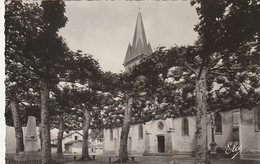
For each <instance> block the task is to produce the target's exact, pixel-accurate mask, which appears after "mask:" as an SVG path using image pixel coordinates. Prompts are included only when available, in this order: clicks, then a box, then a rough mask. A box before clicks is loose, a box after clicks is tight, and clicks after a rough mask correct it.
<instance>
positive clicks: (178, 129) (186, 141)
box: [103, 12, 260, 155]
mask: <svg viewBox="0 0 260 164" xmlns="http://www.w3.org/2000/svg"><path fill="white" fill-rule="evenodd" d="M151 53H152V48H151V45H150V43H147V40H146V35H145V30H144V25H143V21H142V16H141V13H140V12H139V13H138V16H137V22H136V27H135V32H134V39H133V42H132V45H130V44H129V46H128V49H127V53H126V57H125V60H124V64H123V65H124V66H125V68H126V71H128V70H129V68H131V67H132V66H133V65H134V64H136V63H138V62H139V61H140V59H141V58H142V56H143V55H149V54H151ZM121 130H122V128H121V127H118V128H114V129H104V141H103V152H104V154H118V150H119V144H120V134H121ZM195 130H196V118H195V116H188V117H179V118H168V119H166V120H152V121H149V122H146V123H145V124H139V125H131V127H130V132H129V135H128V146H127V148H128V154H130V155H155V154H157V155H158V154H160V155H173V154H177V153H188V154H190V153H193V152H194V149H195V141H196V140H195ZM207 133H208V148H209V149H210V148H211V147H210V144H211V143H213V142H214V143H216V147H217V148H218V147H219V148H222V149H225V148H226V147H227V145H228V143H230V142H233V143H234V142H238V143H239V145H241V147H242V153H248V152H251V153H255V152H256V153H260V106H258V107H256V108H254V109H251V110H248V109H234V110H230V111H225V112H219V111H215V112H212V114H209V115H208V128H207Z"/></svg>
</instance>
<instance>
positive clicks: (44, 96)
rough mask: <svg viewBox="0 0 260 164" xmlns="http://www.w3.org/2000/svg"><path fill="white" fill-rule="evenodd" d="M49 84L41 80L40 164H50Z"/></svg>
mask: <svg viewBox="0 0 260 164" xmlns="http://www.w3.org/2000/svg"><path fill="white" fill-rule="evenodd" d="M49 93H50V89H49V84H48V82H47V81H46V80H44V79H41V129H42V164H50V163H51V142H50V141H51V140H50V111H49Z"/></svg>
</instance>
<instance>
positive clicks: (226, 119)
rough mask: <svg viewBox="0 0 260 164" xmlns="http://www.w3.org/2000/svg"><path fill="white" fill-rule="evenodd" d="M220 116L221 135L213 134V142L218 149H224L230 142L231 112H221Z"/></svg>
mask: <svg viewBox="0 0 260 164" xmlns="http://www.w3.org/2000/svg"><path fill="white" fill-rule="evenodd" d="M220 114H221V116H222V133H221V134H216V133H215V142H216V144H217V146H218V147H226V146H227V144H228V143H229V142H231V141H232V125H233V124H232V111H227V112H221V113H220ZM210 131H211V130H210ZM210 136H211V135H210ZM209 141H211V138H209ZM209 143H210V142H209Z"/></svg>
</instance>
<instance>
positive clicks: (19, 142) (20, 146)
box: [10, 95, 24, 154]
mask: <svg viewBox="0 0 260 164" xmlns="http://www.w3.org/2000/svg"><path fill="white" fill-rule="evenodd" d="M10 105H11V111H12V115H13V121H14V130H15V139H16V153H17V154H19V152H23V151H24V143H23V128H22V122H21V115H20V112H19V110H18V102H17V98H16V96H14V95H13V96H12V97H11V103H10Z"/></svg>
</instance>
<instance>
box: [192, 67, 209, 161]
mask: <svg viewBox="0 0 260 164" xmlns="http://www.w3.org/2000/svg"><path fill="white" fill-rule="evenodd" d="M206 75H207V70H203V71H202V73H201V76H200V77H199V78H198V79H196V90H195V92H196V112H197V115H196V147H195V156H196V161H195V164H208V163H210V162H209V158H208V153H207V152H208V146H207V84H206Z"/></svg>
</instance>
